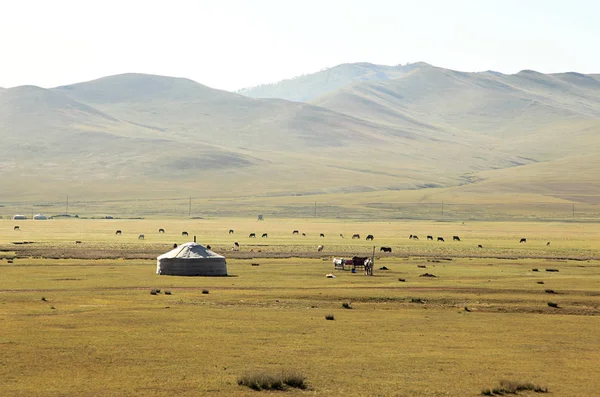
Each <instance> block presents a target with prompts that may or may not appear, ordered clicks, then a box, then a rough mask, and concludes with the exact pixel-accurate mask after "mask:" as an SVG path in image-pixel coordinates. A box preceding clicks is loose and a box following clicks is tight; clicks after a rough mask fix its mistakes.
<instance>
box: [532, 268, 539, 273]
mask: <svg viewBox="0 0 600 397" xmlns="http://www.w3.org/2000/svg"><path fill="white" fill-rule="evenodd" d="M531 271H532V272H539V270H538V269H536V268H533V269H531Z"/></svg>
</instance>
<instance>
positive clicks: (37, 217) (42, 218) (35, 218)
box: [33, 214, 48, 221]
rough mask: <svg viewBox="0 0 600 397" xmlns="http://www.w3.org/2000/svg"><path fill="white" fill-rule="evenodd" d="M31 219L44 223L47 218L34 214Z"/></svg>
mask: <svg viewBox="0 0 600 397" xmlns="http://www.w3.org/2000/svg"><path fill="white" fill-rule="evenodd" d="M33 219H34V220H36V221H45V220H46V219H48V218H47V217H46V215H44V214H35V215H34V216H33Z"/></svg>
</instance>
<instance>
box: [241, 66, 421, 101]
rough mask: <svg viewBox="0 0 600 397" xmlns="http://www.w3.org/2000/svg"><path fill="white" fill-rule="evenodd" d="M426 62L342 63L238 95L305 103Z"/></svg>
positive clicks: (250, 88) (392, 75) (398, 74)
mask: <svg viewBox="0 0 600 397" xmlns="http://www.w3.org/2000/svg"><path fill="white" fill-rule="evenodd" d="M423 65H426V64H425V63H422V62H419V63H413V64H407V65H404V66H402V65H397V66H383V65H374V64H372V63H366V62H363V63H344V64H342V65H338V66H335V67H333V68H328V69H325V70H322V71H320V72H317V73H313V74H309V75H304V76H299V77H296V78H293V79H287V80H283V81H280V82H278V83H273V84H263V85H259V86H256V87H249V88H244V89H241V90H239V91H238V93H239V94H242V95H245V96H248V97H252V98H281V99H286V100H288V101H295V102H309V101H312V100H313V99H315V98H317V97H319V96H321V95H324V94H326V93H328V92H331V91H335V90H337V89H338V88H342V87H345V86H347V85H349V84H352V83H355V82H361V81H378V80H390V79H394V78H398V77H401V76H403V75H404V74H405V73H407V72H410V71H411V70H413V69H414V68H417V67H420V66H423Z"/></svg>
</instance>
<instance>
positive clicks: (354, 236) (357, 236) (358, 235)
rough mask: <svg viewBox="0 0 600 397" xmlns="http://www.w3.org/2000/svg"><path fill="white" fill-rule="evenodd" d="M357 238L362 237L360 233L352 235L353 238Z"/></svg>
mask: <svg viewBox="0 0 600 397" xmlns="http://www.w3.org/2000/svg"><path fill="white" fill-rule="evenodd" d="M355 238H357V239H360V234H353V235H352V240H354V239H355Z"/></svg>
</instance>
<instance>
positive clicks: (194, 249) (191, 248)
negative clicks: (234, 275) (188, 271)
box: [157, 243, 225, 260]
mask: <svg viewBox="0 0 600 397" xmlns="http://www.w3.org/2000/svg"><path fill="white" fill-rule="evenodd" d="M165 258H179V259H197V258H225V257H224V256H222V255H219V254H217V253H216V252H212V251H211V250H209V249H208V248H206V247H205V246H203V245H200V244H198V243H185V244H181V245H180V246H178V247H177V248H173V249H172V250H171V251H169V252H167V253H164V254H162V255H161V256H159V257H158V258H157V259H159V260H160V259H165Z"/></svg>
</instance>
